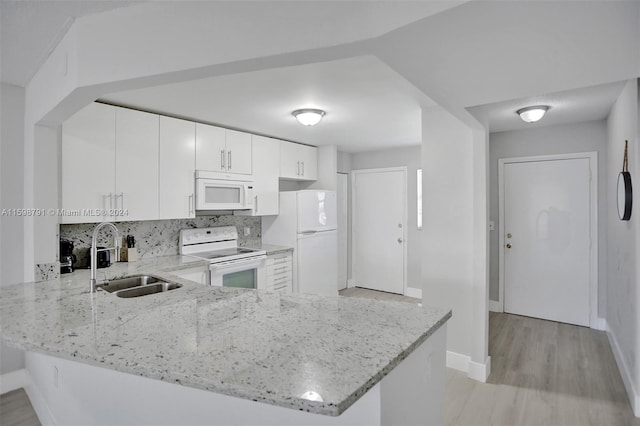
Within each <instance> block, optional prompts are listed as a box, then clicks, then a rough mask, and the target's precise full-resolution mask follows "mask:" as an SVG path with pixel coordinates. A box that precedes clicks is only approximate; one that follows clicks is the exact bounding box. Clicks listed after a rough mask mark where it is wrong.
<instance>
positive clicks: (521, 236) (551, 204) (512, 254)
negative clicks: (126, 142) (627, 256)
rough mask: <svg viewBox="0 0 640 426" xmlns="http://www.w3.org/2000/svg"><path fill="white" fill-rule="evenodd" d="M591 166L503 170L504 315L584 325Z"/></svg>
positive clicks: (535, 164) (565, 163)
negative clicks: (511, 314) (506, 313)
mask: <svg viewBox="0 0 640 426" xmlns="http://www.w3.org/2000/svg"><path fill="white" fill-rule="evenodd" d="M589 164H590V162H589V159H588V158H575V159H564V160H550V161H530V162H514V163H506V164H504V167H503V189H504V202H503V206H504V225H503V226H504V228H503V229H504V231H503V233H504V241H503V244H504V249H503V251H504V284H505V285H504V297H505V305H504V309H505V312H509V313H514V314H519V315H526V316H531V317H537V318H543V319H548V320H553V321H560V322H565V323H570V324H577V325H583V326H589V316H590V286H591V283H590V277H591V255H590V233H591V222H590V221H591V209H592V206H591V196H590V194H591V188H590V185H591V182H590V181H591V179H590V165H589Z"/></svg>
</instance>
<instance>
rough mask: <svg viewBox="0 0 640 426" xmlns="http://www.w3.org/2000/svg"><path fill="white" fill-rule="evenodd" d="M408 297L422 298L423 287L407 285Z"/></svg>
mask: <svg viewBox="0 0 640 426" xmlns="http://www.w3.org/2000/svg"><path fill="white" fill-rule="evenodd" d="M405 296H407V297H413V298H416V299H422V289H421V288H415V287H407V292H406V293H405Z"/></svg>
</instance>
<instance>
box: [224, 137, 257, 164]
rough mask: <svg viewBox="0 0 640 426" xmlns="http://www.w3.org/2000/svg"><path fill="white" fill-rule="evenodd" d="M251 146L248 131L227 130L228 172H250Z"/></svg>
mask: <svg viewBox="0 0 640 426" xmlns="http://www.w3.org/2000/svg"><path fill="white" fill-rule="evenodd" d="M251 146H252V143H251V134H250V133H244V132H238V131H235V130H227V144H226V150H227V152H226V156H227V158H226V160H227V162H226V166H227V171H228V172H229V173H240V174H245V175H250V174H251V171H252V167H251V163H252V158H251Z"/></svg>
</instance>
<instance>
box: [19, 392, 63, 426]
mask: <svg viewBox="0 0 640 426" xmlns="http://www.w3.org/2000/svg"><path fill="white" fill-rule="evenodd" d="M24 390H25V392H26V393H27V396H28V397H29V401H30V402H31V406H33V411H35V412H36V416H38V420H40V423H41V424H43V425H47V426H49V425H52V426H57V425H58V422H57V421H56V419H55V417H53V414H52V413H51V409H50V408H49V405H48V404H47V401H46V399H44V396H42V393H41V392H40V389H38V387H37V386H36V385H35V384H33V383H32V384H30V385H28V386H27V387H25V388H24Z"/></svg>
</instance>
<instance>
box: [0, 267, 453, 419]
mask: <svg viewBox="0 0 640 426" xmlns="http://www.w3.org/2000/svg"><path fill="white" fill-rule="evenodd" d="M199 266H202V268H205V267H206V262H199V261H195V260H194V259H192V258H187V257H183V256H166V257H158V258H152V259H148V260H143V261H139V262H136V263H131V264H123V263H116V264H114V265H113V266H112V267H110V268H108V269H106V270H105V269H103V270H100V274H99V278H102V274H103V271H106V273H107V274H108V276H109V278H115V277H119V276H127V275H135V274H152V275H155V276H157V277H159V278H162V279H164V280H167V281H172V282H175V283H178V284H181V285H182V287H181V288H178V289H176V290H171V291H168V292H164V293H159V294H153V295H147V296H143V297H137V298H131V299H123V298H118V297H116V296H115V295H114V294H110V293H107V292H106V291H98V292H97V293H94V294H91V293H89V291H88V290H89V284H88V282H89V279H88V278H89V274H88V271H86V270H79V271H76V272H74V273H73V274H69V275H63V276H61V278H60V279H56V280H51V281H44V282H38V283H25V284H20V285H14V286H10V287H5V288H3V289H2V290H1V293H0V310H1V324H2V339H3V340H5V341H6V342H7V343H9V344H12V345H14V346H17V347H19V348H22V349H24V350H25V351H27V352H26V366H27V371H28V372H29V374H30V375H31V378H32V384H31V385H30V386H29V387H28V388H27V392H28V393H29V396H30V398H31V400H32V402H33V405H34V407H35V409H36V411H37V412H38V415H39V416H40V417H41V420H43V421H44V420H46V422H50V423H54V424H56V423H57V424H142V423H144V424H265V425H285V424H289V425H294V424H295V425H301V424H318V425H321V424H327V425H343V424H361V425H373V424H437V423H442V422H443V406H444V373H445V338H446V336H445V334H446V322H447V320H448V319H449V318H450V316H451V312H450V311H448V310H443V309H435V308H427V307H421V306H418V305H411V304H402V303H398V302H382V301H374V300H366V299H355V298H346V297H322V296H314V295H304V294H283V293H276V292H271V291H261V290H244V289H234V288H224V287H211V286H203V285H201V284H197V283H194V282H191V281H188V280H186V279H183V278H181V277H180V271H182V270H187V269H189V270H192V269H193V268H194V267H199ZM43 416H44V417H47V418H46V419H42V417H43Z"/></svg>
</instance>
